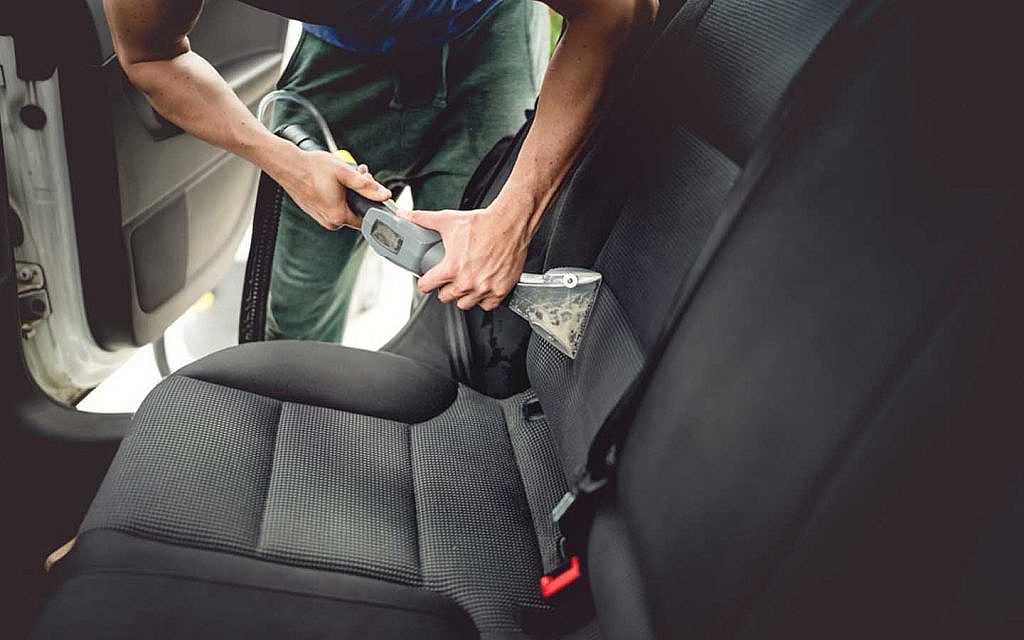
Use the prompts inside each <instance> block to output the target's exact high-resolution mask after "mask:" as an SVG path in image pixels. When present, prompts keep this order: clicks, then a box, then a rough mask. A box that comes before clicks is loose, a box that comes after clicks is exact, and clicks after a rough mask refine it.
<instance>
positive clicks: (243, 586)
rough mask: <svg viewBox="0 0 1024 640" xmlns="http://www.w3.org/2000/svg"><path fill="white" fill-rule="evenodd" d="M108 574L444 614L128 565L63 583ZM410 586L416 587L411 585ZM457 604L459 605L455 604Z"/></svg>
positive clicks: (85, 573)
mask: <svg viewBox="0 0 1024 640" xmlns="http://www.w3.org/2000/svg"><path fill="white" fill-rule="evenodd" d="M106 574H124V575H134V576H148V577H154V578H167V579H169V580H187V581H189V582H203V583H207V584H215V585H219V586H225V587H235V588H239V589H253V590H256V591H267V592H271V593H282V594H286V595H296V596H303V597H309V598H318V599H321V600H335V601H339V602H352V603H357V604H365V605H368V606H374V607H381V608H386V609H398V610H402V611H412V612H418V613H423V614H426V615H430V616H432V617H438V618H442V616H440V615H437V614H436V613H434V612H432V611H430V610H429V609H418V608H413V607H407V606H402V605H396V604H392V603H388V602H380V601H377V600H365V599H357V598H351V597H343V596H334V595H328V594H323V593H314V592H312V591H307V590H300V589H285V588H282V587H268V586H265V585H257V584H252V583H240V582H230V581H227V580H216V579H212V578H202V577H199V576H190V575H185V574H180V573H174V572H169V571H168V572H163V571H146V570H143V569H131V568H127V567H124V568H122V567H103V568H97V569H85V570H79V571H77V572H75V574H74V575H71V576H68V577H67V578H66V579H65V580H64V582H63V584H68V583H69V582H71V581H72V580H77V579H80V578H88V577H91V576H95V575H106ZM388 584H394V583H388ZM410 588H415V587H410ZM431 593H435V592H431ZM438 595H440V594H438ZM442 597H445V596H442ZM451 604H453V603H451ZM455 606H457V605H455ZM460 610H461V609H460Z"/></svg>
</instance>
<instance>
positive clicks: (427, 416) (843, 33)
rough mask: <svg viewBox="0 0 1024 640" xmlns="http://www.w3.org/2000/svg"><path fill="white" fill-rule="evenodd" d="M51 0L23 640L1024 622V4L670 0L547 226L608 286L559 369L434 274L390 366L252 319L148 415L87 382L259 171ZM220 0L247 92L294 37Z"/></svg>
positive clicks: (190, 369)
mask: <svg viewBox="0 0 1024 640" xmlns="http://www.w3.org/2000/svg"><path fill="white" fill-rule="evenodd" d="M39 4H40V6H36V7H33V8H32V10H30V11H26V12H25V14H24V15H22V16H20V17H19V19H17V20H5V19H4V18H5V17H8V16H10V14H11V12H12V11H13V10H12V9H9V8H6V7H5V8H2V9H0V62H2V63H3V65H2V66H0V72H2V75H0V100H2V104H3V112H2V114H0V118H2V125H3V127H2V129H0V133H2V136H3V145H2V146H0V166H2V167H3V170H2V171H0V192H2V193H3V196H4V197H3V198H0V207H3V208H4V211H3V212H2V213H3V215H2V216H0V249H2V252H3V260H2V262H0V297H2V298H3V301H4V302H3V306H2V310H0V322H3V323H4V326H7V329H6V331H7V335H8V337H7V338H5V339H3V340H2V341H0V345H2V346H0V349H2V351H3V354H2V356H0V362H2V363H3V378H2V379H3V381H4V390H3V396H2V397H3V401H2V403H0V405H2V406H0V428H2V430H0V439H2V470H0V473H2V478H3V487H4V491H5V493H6V500H5V503H6V505H7V513H8V515H7V516H6V517H5V519H4V520H5V523H6V525H5V526H4V527H3V534H2V538H0V542H2V544H0V549H2V554H3V558H4V563H3V566H4V570H3V575H2V579H3V582H4V588H3V598H2V600H3V606H4V611H5V615H4V622H3V623H0V624H3V626H4V628H5V629H6V631H4V632H3V635H5V636H8V634H9V637H29V636H30V637H36V638H70V637H74V638H138V637H149V638H164V637H167V638H171V637H174V638H186V637H252V638H255V637H260V638H262V637H266V638H277V637H288V638H319V637H326V636H335V637H353V638H396V637H409V638H462V637H466V638H476V637H479V638H566V639H570V638H571V639H583V638H704V637H757V638H761V637H785V638H804V637H834V638H863V637H929V638H936V637H941V638H946V637H949V638H964V637H970V638H1011V637H1021V636H1022V635H1024V607H1021V605H1020V602H1021V593H1022V590H1021V587H1020V586H1019V581H1020V576H1021V575H1022V574H1024V553H1022V552H1021V550H1020V542H1019V541H1020V540H1021V539H1022V537H1024V456H1022V451H1024V447H1022V445H1024V438H1022V436H1021V425H1022V424H1024V410H1022V408H1021V405H1020V403H1019V402H1018V400H1019V399H1020V397H1021V396H1022V393H1024V373H1022V372H1024V369H1022V367H1021V356H1022V355H1024V332H1022V331H1021V330H1020V328H1021V327H1022V326H1024V297H1022V296H1021V294H1020V283H1021V276H1022V274H1024V215H1022V214H1024V181H1022V179H1021V175H1022V169H1024V162H1022V160H1021V158H1024V119H1022V118H1021V114H1024V92H1021V91H1020V87H1019V81H1016V80H1013V78H1014V77H1017V76H1018V75H1019V72H1018V70H1017V67H1019V63H1020V61H1021V60H1024V55H1022V54H1024V45H1022V44H1021V42H1022V40H1021V38H1020V37H1019V34H1018V33H1017V32H1018V30H1019V24H1020V21H1019V20H1016V19H1014V18H1019V15H1018V14H1019V10H1018V9H1017V8H1016V6H1015V5H1014V4H1013V3H1010V2H1005V1H999V0H980V1H979V2H978V3H974V4H972V5H970V6H969V7H968V6H967V5H964V4H963V3H953V2H948V1H946V0H685V1H682V0H675V2H673V1H672V0H664V1H663V2H662V3H661V7H660V11H659V14H658V19H657V20H656V22H655V24H654V25H653V27H652V28H651V30H650V32H649V33H648V34H647V35H646V36H645V37H644V38H642V39H640V40H639V41H638V42H637V43H636V46H635V50H633V51H631V52H630V56H629V57H628V67H629V68H628V70H627V72H624V73H623V74H622V79H621V81H620V82H619V83H618V85H617V86H616V88H615V91H614V95H613V97H612V100H611V103H610V105H609V107H608V108H607V111H606V112H605V113H604V115H603V118H602V120H601V122H600V124H599V126H598V127H597V129H596V131H595V132H594V134H593V135H592V137H591V138H590V141H589V143H588V145H587V148H586V151H585V153H584V154H583V156H582V157H581V159H580V160H579V161H578V163H577V165H576V167H575V169H574V170H573V171H572V173H571V174H570V176H569V177H568V178H567V179H566V180H565V182H564V184H563V185H562V188H561V190H560V194H559V196H558V197H557V198H556V199H555V201H554V202H553V203H552V205H551V206H550V208H549V210H548V211H547V213H546V215H545V217H544V219H543V223H542V225H541V229H540V231H539V232H538V234H537V236H536V237H535V238H534V241H533V243H532V244H531V246H530V251H529V257H528V261H527V271H529V272H534V273H542V272H544V271H546V270H548V269H550V268H554V267H566V266H572V267H582V268H587V269H592V270H594V271H597V272H599V273H600V274H601V275H602V277H603V280H602V283H601V286H600V289H599V290H598V293H597V297H596V300H595V302H594V305H593V308H592V310H591V312H590V316H589V319H588V321H587V323H586V326H585V333H584V334H583V336H582V340H581V342H580V344H579V351H578V353H577V355H576V357H575V358H574V359H573V358H569V357H567V356H566V355H565V354H563V353H561V352H560V351H558V350H557V349H555V348H553V347H552V346H551V345H550V344H548V343H547V342H545V341H544V340H542V339H539V337H538V336H537V335H535V334H534V333H533V332H532V331H531V329H530V326H529V325H528V324H527V323H526V322H524V321H523V320H522V319H521V318H519V317H518V316H516V315H515V314H513V313H512V312H511V311H510V310H509V309H507V308H499V309H497V310H495V311H493V312H485V311H482V310H480V309H479V308H477V309H474V310H472V311H469V312H465V313H463V312H460V311H457V310H454V309H453V307H450V306H446V305H442V304H441V303H439V302H438V301H437V300H436V298H434V297H433V296H428V297H426V298H424V299H423V300H422V301H421V302H420V303H419V306H418V308H417V309H416V310H415V311H414V313H413V314H412V317H411V318H410V320H409V322H408V324H407V325H406V326H405V327H404V329H403V330H402V331H401V332H400V333H399V334H398V335H397V336H396V337H395V338H394V339H393V340H392V341H391V342H389V343H388V344H387V345H386V346H385V347H384V348H382V349H381V350H379V351H366V350H359V349H352V348H348V347H343V346H340V345H329V344H323V343H314V342H299V341H264V340H261V339H260V336H258V335H257V336H250V337H248V338H244V336H245V331H243V332H242V334H243V338H244V339H243V342H244V343H243V344H239V345H238V346H234V347H230V348H227V349H224V350H222V351H219V352H217V353H214V354H212V355H210V356H207V357H205V358H202V359H200V360H198V361H196V362H194V363H192V364H189V365H187V366H185V367H182V368H180V369H178V370H177V371H174V372H172V373H170V375H168V376H166V377H165V378H164V380H163V381H162V382H161V383H160V384H159V385H157V386H156V388H155V389H153V391H152V392H151V393H150V394H149V396H148V397H147V398H146V400H145V401H144V402H143V403H142V405H141V406H140V407H139V409H138V411H137V412H135V413H134V414H133V415H128V414H93V413H88V412H84V411H80V410H77V409H75V407H74V404H75V402H76V400H77V399H78V398H80V397H81V395H82V394H83V393H84V392H85V391H87V390H88V389H89V388H91V387H93V386H95V385H96V384H98V383H99V381H100V380H102V379H103V377H104V376H106V375H108V374H109V372H110V371H111V370H112V369H113V368H116V366H117V365H118V364H119V363H120V362H123V360H124V358H125V357H126V354H129V353H130V352H131V351H132V350H133V349H135V348H137V347H139V346H142V345H146V344H149V343H152V342H154V341H156V340H158V339H159V338H160V336H161V335H162V334H163V332H164V330H165V329H166V328H167V326H168V325H169V324H170V323H171V322H173V321H174V320H175V319H176V318H177V317H179V316H180V315H181V314H182V313H183V312H184V310H185V309H187V308H188V307H189V305H191V304H192V302H194V301H195V299H196V298H198V297H199V296H200V295H201V294H202V293H203V292H204V291H206V290H208V289H209V288H210V287H211V286H212V285H213V284H214V283H216V282H217V280H218V279H219V278H220V277H221V276H222V275H223V272H224V269H225V265H226V263H227V261H228V260H229V254H230V252H231V251H233V248H234V247H235V246H236V245H237V244H238V242H239V240H240V238H241V237H242V235H243V234H244V232H245V230H246V228H247V226H248V224H249V220H250V217H251V215H252V213H253V209H254V204H255V200H256V185H257V182H258V180H259V174H258V171H257V170H256V169H255V168H253V167H251V166H250V165H248V164H246V163H245V162H243V161H241V160H238V159H236V158H233V157H231V156H229V155H227V154H226V153H225V152H221V151H219V150H217V149H214V148H213V147H210V146H209V145H206V144H205V143H202V142H200V141H198V140H195V139H193V138H191V137H189V136H188V135H185V134H182V133H181V132H180V130H177V129H176V128H175V127H174V126H173V125H171V124H170V123H168V122H167V121H165V120H163V119H162V118H161V117H160V116H159V115H158V114H156V113H155V112H154V111H153V110H152V109H151V108H150V107H149V105H148V103H146V101H145V99H144V98H143V97H142V96H141V95H140V94H138V93H137V92H136V91H135V90H134V89H133V88H132V87H131V86H130V85H129V84H128V83H127V81H126V79H125V77H124V74H123V72H122V71H121V69H120V67H119V65H118V63H117V60H116V58H115V57H114V56H113V48H112V45H111V40H110V35H109V32H107V30H106V26H105V22H104V19H103V15H102V2H100V1H99V0H96V1H94V0H80V1H76V2H69V3H66V5H67V8H62V9H61V11H63V12H65V14H66V19H61V20H59V21H54V20H53V18H52V12H53V11H54V10H55V9H54V8H53V7H52V6H49V3H39ZM206 4H207V8H206V10H205V11H204V13H203V16H202V18H201V20H200V22H199V24H198V26H197V29H196V31H195V33H194V35H193V37H192V41H193V45H194V46H195V48H196V50H197V51H200V52H201V53H203V55H205V56H207V57H208V58H209V59H210V60H211V61H213V62H214V64H215V66H216V67H217V68H218V69H219V70H220V71H221V72H222V74H223V75H224V76H225V77H226V78H227V79H228V80H229V83H230V84H231V85H232V87H233V88H235V89H236V91H237V92H238V93H239V95H240V96H242V97H243V99H244V101H245V102H246V103H247V104H249V105H250V106H253V107H254V108H255V105H256V103H257V102H258V101H259V99H260V97H261V96H263V95H264V94H266V93H267V92H268V91H270V90H272V89H273V87H274V83H275V81H276V78H277V74H278V72H279V70H280V67H281V62H282V55H283V54H282V51H283V46H284V38H285V31H286V26H287V25H286V21H285V20H284V19H283V18H281V17H280V16H278V15H275V14H273V13H269V12H266V11H262V10H260V9H256V8H253V7H251V6H247V5H245V4H242V3H240V2H234V1H232V0H209V1H208V2H207V3H206ZM255 4H261V3H259V2H257V3H255ZM273 4H274V3H272V2H270V3H263V6H264V7H269V8H274V7H273V6H272V5H273ZM63 6H64V5H63V4H62V7H63ZM58 22H59V24H58ZM238 25H244V28H239V26H238ZM12 61H13V62H12ZM526 119H527V121H526V122H525V123H524V125H523V128H522V129H520V130H519V131H518V132H509V133H510V135H509V136H508V137H507V138H505V139H503V140H500V141H495V143H496V145H495V148H494V149H493V150H492V152H491V153H489V154H488V155H487V157H486V158H485V159H484V161H483V162H482V163H481V165H480V166H479V167H478V168H477V170H476V172H475V173H474V175H473V178H472V179H471V180H470V184H469V185H468V187H467V189H466V192H465V195H464V197H463V202H462V205H463V207H466V208H471V207H477V206H481V205H484V204H486V203H488V202H490V201H491V200H492V199H493V198H494V197H495V196H496V195H497V192H498V190H499V189H500V188H501V185H502V184H503V181H504V180H505V179H506V178H507V176H508V174H509V171H510V170H511V166H512V163H513V162H514V161H515V158H516V152H517V150H518V148H519V146H520V145H521V143H522V140H523V138H524V136H525V134H526V132H527V131H528V130H529V126H530V125H529V116H527V118H526ZM254 242H255V239H254ZM254 246H255V245H254ZM248 277H250V278H251V277H254V276H253V273H252V271H250V272H249V274H248ZM246 284H247V286H251V285H252V283H251V282H247V283H246ZM244 319H245V314H244V313H243V321H244ZM243 324H244V322H243ZM243 329H244V327H243ZM69 541H72V542H71V543H70V544H69ZM56 549H62V551H61V552H60V553H57V554H55V555H53V556H51V555H50V554H51V553H52V552H54V550H56ZM48 556H49V557H50V558H51V561H50V562H47V563H46V566H45V567H44V560H45V559H47V557H48Z"/></svg>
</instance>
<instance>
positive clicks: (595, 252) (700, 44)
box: [527, 0, 849, 477]
mask: <svg viewBox="0 0 1024 640" xmlns="http://www.w3.org/2000/svg"><path fill="white" fill-rule="evenodd" d="M848 5H849V0H828V1H822V0H778V1H776V2H751V1H750V0H718V1H716V2H706V1H703V0H692V1H691V2H689V3H687V4H686V5H684V6H683V8H682V9H681V11H680V12H679V13H678V15H677V16H676V17H675V18H674V19H673V21H672V22H671V23H670V25H669V26H668V27H667V28H666V30H665V32H664V33H663V34H662V36H661V37H660V38H659V40H658V42H656V43H655V44H654V45H653V47H652V49H651V51H650V52H649V53H648V56H647V58H646V59H645V61H644V62H643V63H642V64H641V67H640V70H639V75H638V77H637V79H636V81H635V83H634V85H633V86H632V87H631V89H629V90H628V91H627V92H626V93H625V96H624V98H623V99H622V100H621V101H620V104H617V105H616V106H615V107H614V108H613V109H612V112H611V113H610V115H609V117H608V119H607V120H606V122H605V123H604V124H603V126H602V130H601V132H600V133H599V134H598V137H597V139H596V143H595V144H594V145H593V147H592V149H591V150H590V152H589V154H588V157H587V158H586V159H585V160H584V162H583V163H582V165H581V167H580V169H579V170H578V171H577V172H576V173H575V175H574V177H573V179H572V181H571V183H570V184H569V185H568V186H567V189H566V193H565V199H564V201H563V203H562V204H561V206H559V207H558V208H557V209H556V210H554V211H551V212H549V219H548V220H547V224H548V225H550V226H549V228H548V230H546V231H547V232H548V235H549V238H548V244H547V256H546V262H547V264H546V265H545V268H550V267H554V266H565V265H567V264H569V265H580V266H587V267H590V266H593V268H595V269H596V270H598V271H600V272H601V273H602V274H603V275H604V284H603V285H602V289H601V293H600V297H599V299H598V301H597V304H596V306H595V308H594V310H593V313H592V315H591V320H590V323H589V326H588V327H587V333H586V336H585V338H584V340H583V342H582V344H581V347H580V353H579V355H578V356H577V358H576V359H575V360H569V359H568V358H566V357H565V356H563V355H562V354H561V353H559V352H557V351H556V350H554V349H553V348H551V347H550V346H549V345H547V344H545V343H543V342H541V341H539V340H536V339H535V340H533V341H532V342H531V345H530V353H529V356H528V358H527V366H528V371H529V375H530V379H531V382H532V385H533V388H534V389H535V390H536V392H537V395H538V397H539V399H540V401H541V404H542V405H543V406H544V409H545V412H546V413H547V415H548V419H549V421H550V422H551V424H552V428H553V431H554V435H555V439H556V441H557V442H558V444H559V448H560V451H561V453H562V456H563V460H564V470H565V472H566V476H567V477H571V476H572V475H573V473H574V472H575V471H576V470H577V468H578V467H579V466H580V464H581V463H582V462H583V459H584V458H585V454H586V450H587V445H588V443H589V442H590V439H591V437H592V436H593V433H594V431H595V430H596V428H597V427H599V426H600V425H601V423H602V422H603V421H604V418H605V416H606V415H607V414H608V412H609V411H610V410H611V409H612V408H613V407H614V405H615V402H616V401H617V400H618V399H619V398H620V397H621V396H622V395H623V393H624V392H625V390H626V387H627V386H628V385H629V383H630V382H631V381H632V380H633V378H634V377H635V376H636V375H637V373H638V372H639V371H640V368H641V367H642V365H643V362H644V360H645V359H646V358H647V357H648V355H649V351H650V350H651V348H652V346H653V343H654V342H655V340H656V338H657V334H658V331H659V328H660V327H661V324H662V323H663V322H664V320H665V318H666V315H667V312H668V309H669V307H670V305H671V303H672V296H673V294H674V292H675V291H676V289H677V288H678V286H679V285H680V283H681V282H682V281H683V279H684V278H686V276H687V274H688V272H689V270H690V267H691V266H692V264H693V262H694V260H695V259H696V257H697V254H698V252H699V251H700V249H701V247H702V246H703V244H704V242H705V240H706V238H707V236H708V233H709V232H710V230H711V228H712V225H713V224H714V222H715V220H716V219H717V216H718V214H719V212H720V210H721V205H722V202H723V200H724V199H725V197H726V195H727V194H728V193H729V191H730V189H731V187H732V186H733V184H734V182H735V180H736V179H737V177H738V176H739V175H740V172H741V170H742V168H743V166H744V165H745V163H746V162H747V160H748V158H749V157H750V154H751V152H752V151H753V149H754V147H755V141H756V140H757V139H758V136H759V135H760V132H761V131H762V129H763V128H764V126H765V123H766V122H767V121H768V119H769V117H770V116H771V114H772V112H773V110H774V108H775V105H776V103H777V102H778V100H779V98H780V97H781V96H782V94H783V93H784V91H785V90H786V87H787V85H788V84H789V82H790V81H791V80H792V78H793V77H794V76H795V75H796V73H797V72H798V71H799V69H800V68H801V66H802V65H803V63H804V62H805V61H806V60H807V58H808V56H810V55H811V53H812V52H813V51H814V49H815V47H816V46H817V45H818V44H819V43H820V42H821V41H822V39H823V38H824V37H825V35H826V34H827V33H828V31H829V29H830V28H831V27H832V25H833V24H834V23H835V22H836V20H837V19H838V18H839V16H840V15H842V13H843V11H844V9H845V8H846V7H847V6H848Z"/></svg>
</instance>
